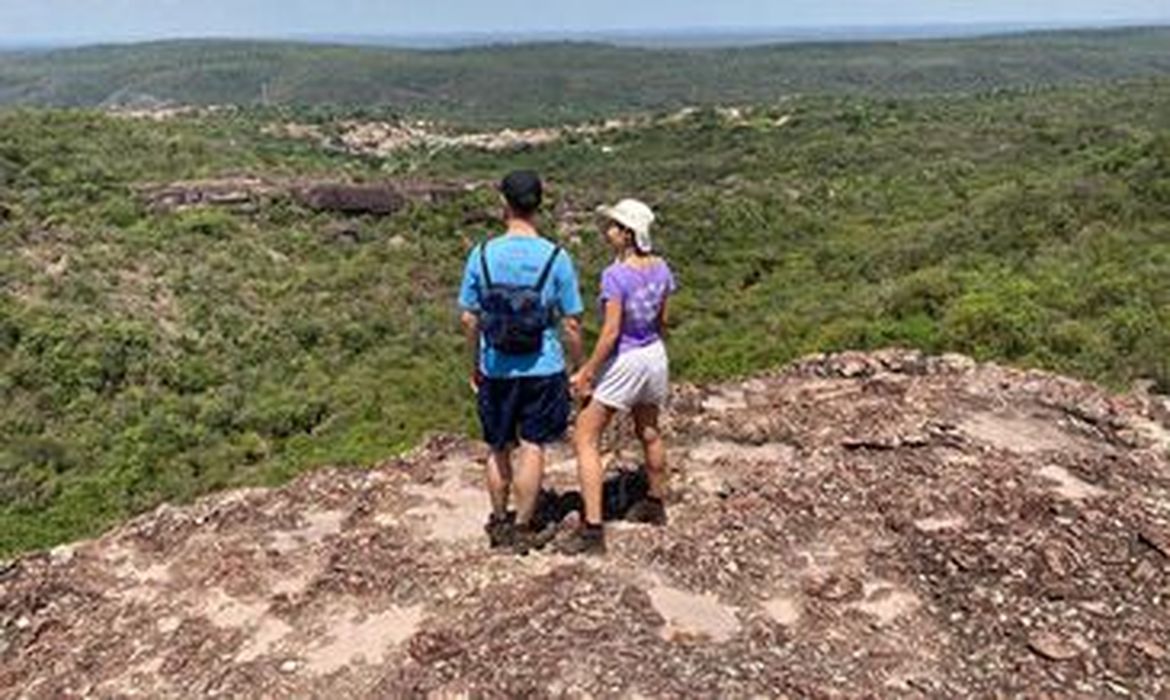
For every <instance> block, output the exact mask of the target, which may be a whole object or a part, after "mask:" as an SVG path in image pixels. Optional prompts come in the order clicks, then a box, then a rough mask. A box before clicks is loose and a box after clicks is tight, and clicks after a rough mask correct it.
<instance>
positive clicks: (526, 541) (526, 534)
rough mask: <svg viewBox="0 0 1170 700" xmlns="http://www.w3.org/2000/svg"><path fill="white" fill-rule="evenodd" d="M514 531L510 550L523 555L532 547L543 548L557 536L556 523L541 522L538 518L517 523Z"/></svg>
mask: <svg viewBox="0 0 1170 700" xmlns="http://www.w3.org/2000/svg"><path fill="white" fill-rule="evenodd" d="M514 532H515V536H514V539H513V540H512V551H513V552H515V553H516V554H519V555H521V556H524V555H525V554H528V553H529V552H531V551H532V550H534V549H544V547H545V545H547V544H548V543H549V542H551V541H552V539H553V538H554V537H556V536H557V524H556V522H555V521H547V522H541V521H540V520H539V519H538V520H533V521H532V522H530V523H523V524H521V523H517V524H516V527H515V530H514Z"/></svg>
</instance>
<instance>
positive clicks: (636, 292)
mask: <svg viewBox="0 0 1170 700" xmlns="http://www.w3.org/2000/svg"><path fill="white" fill-rule="evenodd" d="M599 211H600V213H601V214H602V215H604V216H605V217H606V219H607V221H608V224H607V226H606V230H605V237H606V239H607V242H608V243H609V245H610V246H611V247H612V248H613V250H614V254H615V260H614V262H613V264H612V265H610V266H609V267H607V268H606V269H605V272H604V273H602V275H601V304H602V313H603V317H604V321H603V323H602V328H601V335H600V337H599V338H598V340H597V346H596V347H595V348H594V350H593V355H592V356H591V357H590V358H589V360H588V361H587V362H586V363H585V364H584V365H583V366H582V367H581V369H580V370H579V371H578V372H577V373H576V374H575V375H573V378H572V380H571V382H572V385H573V388H574V389H575V391H576V392H577V394H578V395H579V396H582V397H585V398H587V399H588V403H587V404H586V405H585V408H584V409H582V411H581V413H580V415H579V416H578V417H577V425H576V430H575V432H574V438H575V441H576V447H577V461H578V471H579V478H580V480H581V495H582V496H583V498H584V501H585V514H584V515H585V517H584V522H583V523H582V527H581V529H580V530H578V531H577V533H576V534H575V535H574V536H573V537H572V538H571V539H569V540H567V541H566V542H565V544H564V546H563V547H562V549H563V550H564V551H566V552H567V553H571V554H578V553H601V552H604V551H605V531H604V528H603V527H602V479H603V474H604V469H603V467H602V464H601V450H600V442H601V435H602V433H604V432H605V428H606V426H608V425H609V422H610V420H612V419H613V416H614V414H615V413H617V412H619V411H629V412H630V413H632V414H633V417H634V426H635V430H636V432H637V435H638V439H639V440H640V441H641V442H642V447H643V448H644V449H645V452H646V470H647V475H648V476H649V481H650V489H649V495H648V496H647V498H646V499H645V500H643V501H641V502H639V503H637V504H635V505H634V506H633V508H632V509H631V510H630V511H629V512H628V513H627V514H626V518H627V519H628V520H635V521H639V522H649V523H654V524H657V525H663V524H665V523H666V508H665V506H664V503H663V498H664V497H665V496H666V477H667V474H666V446H665V445H664V444H663V441H662V434H661V432H660V431H659V428H658V414H659V412H660V410H661V407H662V406H663V405H664V404H665V403H666V399H667V395H668V393H669V378H670V368H669V362H668V360H667V356H666V346H665V344H664V343H663V336H664V334H665V331H666V302H667V299H668V298H669V296H670V295H671V294H673V293H674V291H675V283H674V276H673V275H672V274H671V272H670V267H669V266H668V265H667V264H666V261H665V260H663V259H662V258H660V257H657V256H655V255H653V253H652V251H653V247H652V245H651V239H650V225H651V224H652V223H653V222H654V212H652V211H651V210H650V207H648V206H646V205H645V204H643V203H642V202H639V201H637V200H634V199H625V200H622V201H621V202H619V203H618V204H617V205H616V206H613V207H602V208H601V209H599Z"/></svg>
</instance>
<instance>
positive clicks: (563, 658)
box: [0, 351, 1170, 698]
mask: <svg viewBox="0 0 1170 700" xmlns="http://www.w3.org/2000/svg"><path fill="white" fill-rule="evenodd" d="M1168 413H1170V411H1168V410H1167V406H1166V403H1165V400H1164V399H1160V398H1158V397H1151V396H1147V395H1144V394H1134V395H1127V396H1124V397H1115V396H1111V395H1109V394H1107V393H1106V392H1104V391H1102V390H1100V389H1098V388H1096V387H1093V386H1090V385H1086V384H1082V383H1078V382H1074V381H1071V380H1067V379H1063V378H1060V377H1056V376H1052V375H1048V374H1043V373H1037V372H1023V371H1017V370H1011V369H1004V368H1000V367H996V366H990V365H976V364H975V363H973V362H971V361H969V360H966V359H965V358H959V357H946V358H927V357H922V356H920V355H917V354H914V353H907V352H897V351H890V352H885V353H878V354H872V355H860V354H844V355H835V356H830V357H817V358H812V359H809V360H807V361H804V362H801V363H798V364H795V365H793V366H791V367H789V368H787V369H785V370H784V371H781V372H779V373H777V374H774V375H770V376H764V377H760V378H757V379H753V380H751V381H747V382H743V383H737V384H731V385H725V386H714V387H704V388H697V387H682V388H680V389H679V390H678V391H677V393H676V399H675V403H674V407H673V413H672V417H671V422H670V426H669V433H670V440H671V445H672V447H671V459H672V463H673V466H674V467H675V469H676V478H675V482H674V491H675V496H674V501H675V502H674V503H673V504H672V505H671V509H670V515H671V523H670V525H669V526H667V527H665V528H653V527H649V526H635V525H628V524H621V523H615V524H614V525H613V526H612V527H611V528H610V541H609V545H610V551H609V554H608V555H607V556H606V557H604V558H597V559H582V560H575V559H569V558H565V557H562V556H559V555H555V554H543V553H537V554H533V555H531V556H528V557H524V558H520V557H514V556H506V555H500V554H492V553H490V552H489V551H488V550H487V548H486V546H485V541H484V538H483V536H482V531H481V527H480V526H481V523H482V521H483V518H484V516H485V508H484V503H485V498H484V496H483V494H482V492H481V490H480V486H479V482H480V476H479V475H480V463H481V460H482V458H483V454H482V450H481V449H480V448H479V447H478V446H476V445H475V444H473V443H471V442H466V441H463V440H458V439H449V438H437V439H435V440H433V441H431V443H430V444H428V445H427V446H425V447H423V448H421V449H419V450H418V451H417V452H415V453H414V454H412V455H410V456H408V457H406V458H403V459H401V460H396V461H393V462H390V463H387V464H385V465H382V466H381V467H380V468H378V469H375V470H372V471H360V470H335V469H326V470H322V471H318V472H316V473H314V474H312V475H309V476H306V477H304V478H302V479H300V480H298V481H296V482H294V483H292V484H290V485H289V486H287V487H284V488H281V489H274V490H246V491H237V492H233V493H225V494H220V495H217V496H213V497H210V498H207V499H204V500H202V501H200V502H198V503H196V504H195V505H192V506H190V507H170V506H167V507H163V508H160V509H158V510H157V511H155V512H153V513H150V514H148V515H145V516H143V517H140V518H138V519H137V520H135V521H133V522H131V523H129V524H127V525H126V526H124V527H122V528H120V529H118V530H117V531H114V532H111V533H109V534H108V535H106V536H104V537H102V538H100V539H97V540H94V541H90V542H83V543H79V544H76V545H73V546H67V547H61V548H58V549H56V550H54V551H52V552H46V553H40V554H33V555H30V556H27V557H24V558H21V559H18V560H16V561H13V562H9V563H7V564H3V565H0V694H2V695H4V696H5V697H31V698H50V697H52V698H58V697H71V696H90V697H135V696H138V697H152V698H159V697H175V698H178V697H183V698H190V697H217V696H224V697H288V696H327V695H328V696H333V697H402V696H432V697H457V696H468V697H492V696H514V695H525V696H534V697H543V696H568V697H585V696H596V697H618V696H621V697H639V696H640V697H680V698H681V697H713V696H720V697H747V696H757V695H762V696H768V697H783V696H792V697H808V696H812V697H837V696H844V697H857V696H883V697H898V696H907V697H924V696H930V697H959V696H981V697H985V696H1028V697H1043V696H1061V697H1070V696H1071V697H1108V696H1136V697H1170V458H1168V456H1167V454H1168V450H1170V432H1168V431H1167V427H1166V426H1167V419H1168V418H1170V415H1168ZM618 443H619V444H621V445H623V447H622V452H621V453H619V454H616V455H614V463H615V465H616V464H624V463H626V464H628V463H632V460H633V458H634V457H635V455H634V453H633V452H632V451H631V450H630V448H629V445H628V442H626V441H618ZM553 462H554V464H553V466H552V469H551V472H552V478H551V482H552V483H553V485H554V486H555V487H557V488H558V489H560V490H562V491H563V490H565V489H567V488H571V486H572V484H573V481H574V478H573V468H574V467H573V462H572V460H571V459H570V455H569V454H568V452H567V451H566V450H565V449H563V448H562V449H560V450H559V451H557V452H556V453H555V454H554V459H553ZM572 520H573V518H572V517H570V518H569V519H568V520H567V521H566V523H565V527H566V528H568V527H571V526H572Z"/></svg>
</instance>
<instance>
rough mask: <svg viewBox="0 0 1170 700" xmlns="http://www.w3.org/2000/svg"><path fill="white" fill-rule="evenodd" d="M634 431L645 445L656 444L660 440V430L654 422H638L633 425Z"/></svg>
mask: <svg viewBox="0 0 1170 700" xmlns="http://www.w3.org/2000/svg"><path fill="white" fill-rule="evenodd" d="M634 432H635V433H636V434H637V436H638V439H639V440H641V441H642V444H643V445H645V446H646V447H651V446H654V445H658V444H659V443H661V442H662V431H661V430H659V428H658V425H657V424H656V423H640V424H638V425H635V426H634Z"/></svg>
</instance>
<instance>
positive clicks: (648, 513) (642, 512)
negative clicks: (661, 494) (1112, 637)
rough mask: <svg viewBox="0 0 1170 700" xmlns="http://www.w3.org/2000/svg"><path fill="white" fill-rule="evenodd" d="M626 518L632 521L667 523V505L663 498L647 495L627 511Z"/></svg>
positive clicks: (653, 523)
mask: <svg viewBox="0 0 1170 700" xmlns="http://www.w3.org/2000/svg"><path fill="white" fill-rule="evenodd" d="M624 520H628V521H629V522H632V523H646V524H649V525H665V524H666V505H665V504H664V503H663V502H662V499H661V498H655V497H653V496H647V497H645V498H643V499H642V500H640V501H638V502H637V503H635V504H634V505H633V506H631V507H630V509H629V510H628V511H626V516H625V518H624Z"/></svg>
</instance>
